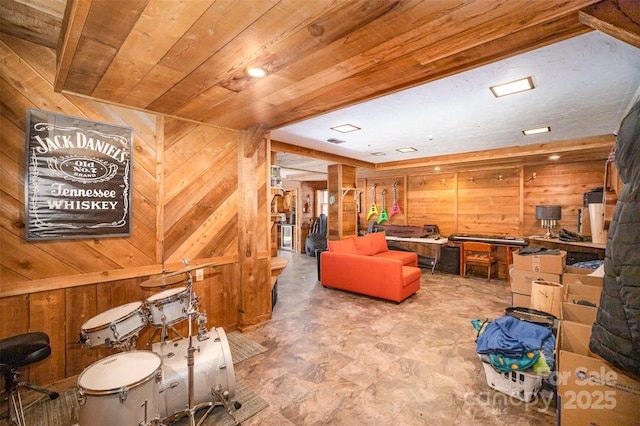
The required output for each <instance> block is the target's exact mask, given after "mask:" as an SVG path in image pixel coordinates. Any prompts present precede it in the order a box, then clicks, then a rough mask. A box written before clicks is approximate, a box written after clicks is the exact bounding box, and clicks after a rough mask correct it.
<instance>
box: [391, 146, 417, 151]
mask: <svg viewBox="0 0 640 426" xmlns="http://www.w3.org/2000/svg"><path fill="white" fill-rule="evenodd" d="M396 151H398V152H415V151H417V149H415V148H413V147H407V148H398V149H396Z"/></svg>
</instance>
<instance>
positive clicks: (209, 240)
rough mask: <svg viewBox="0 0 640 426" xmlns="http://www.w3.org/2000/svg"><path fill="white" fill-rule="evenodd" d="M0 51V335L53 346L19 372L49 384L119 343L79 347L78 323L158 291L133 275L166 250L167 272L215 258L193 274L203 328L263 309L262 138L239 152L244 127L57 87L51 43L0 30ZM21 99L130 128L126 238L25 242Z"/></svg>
mask: <svg viewBox="0 0 640 426" xmlns="http://www.w3.org/2000/svg"><path fill="white" fill-rule="evenodd" d="M0 54H1V55H2V56H1V60H2V61H3V64H2V67H1V68H0V85H1V86H0V89H1V93H0V112H1V114H0V125H1V127H2V132H1V133H0V143H1V146H0V178H1V181H0V205H1V207H0V219H1V222H0V224H1V226H0V238H1V245H0V275H1V278H0V338H5V337H8V336H11V335H15V334H20V333H24V332H28V331H44V332H46V333H47V334H48V335H49V337H50V339H51V346H52V350H53V351H52V355H51V356H50V357H49V358H47V359H46V360H44V361H42V362H40V363H37V364H36V365H33V366H31V367H29V368H27V371H26V372H25V375H24V376H23V377H24V379H25V380H28V381H33V382H34V383H38V384H41V385H46V384H51V383H54V382H57V381H60V380H62V379H65V378H68V377H72V376H74V375H76V374H78V373H80V372H81V371H82V370H83V369H84V368H86V367H87V366H88V365H90V364H91V363H92V362H94V361H96V360H97V359H99V358H102V357H104V356H105V355H108V354H110V353H113V352H114V351H116V350H115V349H93V350H88V349H85V348H83V347H81V345H80V344H79V343H77V341H78V337H79V333H80V332H81V327H82V325H83V324H84V323H85V322H86V321H87V320H88V319H90V318H93V317H94V316H95V315H97V314H99V313H103V312H105V311H107V310H109V309H111V308H113V307H118V306H121V305H123V304H125V303H130V302H140V304H141V305H142V304H144V302H145V301H146V300H147V299H148V298H149V297H150V296H151V295H152V294H154V293H157V292H158V291H160V290H161V289H159V288H154V289H143V288H142V287H141V286H140V283H142V282H143V281H146V280H147V279H149V277H151V276H153V275H154V274H159V273H161V272H162V268H163V264H162V261H163V259H164V261H165V263H164V267H165V269H167V270H177V269H180V268H182V267H183V266H184V265H183V264H182V263H181V261H182V259H185V258H189V259H190V263H191V264H192V265H193V264H205V263H206V264H208V263H211V262H215V266H207V267H205V268H204V279H203V280H202V281H198V282H195V283H194V290H195V293H196V295H197V296H198V297H199V298H200V302H199V306H200V311H201V312H203V313H204V312H206V314H207V318H208V326H209V327H212V326H221V327H224V328H225V329H226V330H227V332H229V331H231V330H234V329H237V328H243V323H242V321H246V323H247V324H249V325H252V326H253V325H255V324H257V323H258V322H259V321H264V320H266V319H268V318H270V315H271V294H270V291H269V289H270V286H269V282H270V278H269V274H270V268H269V257H270V251H269V239H268V228H267V227H266V226H262V225H264V224H266V223H267V220H268V219H267V218H268V211H267V209H268V207H267V204H266V199H267V191H268V188H267V186H266V182H267V176H268V172H267V169H268V167H269V161H268V160H269V159H268V156H267V155H266V153H267V152H268V149H269V146H268V144H266V143H264V142H263V143H255V141H254V142H252V143H253V146H252V147H251V148H252V149H250V150H248V151H250V152H248V153H247V152H244V151H242V150H243V149H244V146H245V144H246V143H248V142H246V141H245V140H244V139H243V138H242V137H241V135H242V132H238V131H234V130H230V129H220V128H215V127H210V126H203V125H198V124H194V123H190V122H185V121H182V120H177V119H173V118H163V117H159V116H155V115H153V114H148V113H145V112H141V111H135V110H132V109H128V108H123V107H119V106H114V105H108V104H104V103H101V102H96V101H93V100H90V99H87V98H82V97H78V96H73V95H70V94H64V95H63V94H61V93H56V92H54V91H53V82H54V76H55V67H56V57H55V52H54V51H53V50H51V49H48V48H45V47H42V46H39V45H35V44H31V43H29V42H25V41H21V40H18V39H14V38H12V37H10V36H6V35H2V39H1V41H0ZM27 108H36V109H43V110H47V111H52V112H57V113H62V114H67V115H71V116H78V117H86V118H89V119H92V120H96V121H102V122H109V123H114V124H119V125H125V126H129V127H131V128H132V129H133V130H134V144H133V146H134V155H133V195H132V196H133V201H132V205H133V208H132V211H133V227H132V228H133V232H132V236H131V237H129V238H109V239H82V240H74V241H44V242H26V241H25V240H24V233H23V227H24V220H25V218H24V146H25V128H26V123H25V121H26V110H27ZM244 156H247V157H246V161H248V162H249V163H250V164H251V168H252V170H253V172H252V173H253V176H254V177H253V178H252V179H251V181H250V183H244V184H243V191H244V192H245V193H253V195H251V197H252V201H251V206H252V210H253V211H254V212H255V216H252V218H251V219H250V220H245V225H244V226H245V227H250V228H252V229H254V230H255V235H253V236H252V247H254V248H255V250H254V251H253V252H249V251H247V252H246V253H244V254H243V261H242V262H241V261H240V255H239V245H240V241H239V237H238V229H239V212H240V211H239V207H238V206H239V189H238V181H239V158H240V157H244ZM263 216H264V218H265V219H264V220H261V219H260V218H261V217H263ZM251 221H254V222H253V223H251ZM255 221H259V223H255ZM248 258H249V260H250V261H248V260H247V259H248ZM254 258H256V259H254ZM248 267H254V269H252V270H247V268H248ZM247 276H249V277H251V285H249V286H244V287H243V288H242V289H241V277H247ZM194 279H195V278H194ZM184 285H186V283H185V284H184ZM265 289H266V290H265ZM241 293H242V294H241ZM241 296H242V297H241ZM241 299H242V300H241ZM241 310H242V311H243V312H244V314H243V315H244V316H243V318H241V317H240V311H241ZM186 327H187V324H186V321H185V322H183V323H180V324H178V325H177V328H178V330H179V331H181V332H182V333H183V335H185V334H186ZM152 332H153V329H152V328H151V327H147V328H146V329H145V330H143V331H142V334H141V335H140V337H139V339H138V345H137V346H138V347H139V348H141V347H143V346H144V344H146V343H147V341H148V339H149V336H150V334H151V333H152Z"/></svg>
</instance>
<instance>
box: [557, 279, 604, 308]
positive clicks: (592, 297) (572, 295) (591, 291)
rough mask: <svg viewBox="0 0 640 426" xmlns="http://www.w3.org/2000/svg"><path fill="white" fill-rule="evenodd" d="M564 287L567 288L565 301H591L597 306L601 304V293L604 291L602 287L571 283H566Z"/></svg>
mask: <svg viewBox="0 0 640 426" xmlns="http://www.w3.org/2000/svg"><path fill="white" fill-rule="evenodd" d="M564 288H565V296H564V301H565V302H569V303H578V302H589V303H592V304H594V305H595V306H599V305H600V293H601V292H602V288H600V287H596V286H592V285H584V284H576V283H570V284H567V285H565V286H564Z"/></svg>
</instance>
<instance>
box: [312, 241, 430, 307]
mask: <svg viewBox="0 0 640 426" xmlns="http://www.w3.org/2000/svg"><path fill="white" fill-rule="evenodd" d="M328 249H329V250H328V251H324V252H322V253H321V254H320V282H321V284H322V285H323V286H324V287H331V288H337V289H340V290H347V291H351V292H354V293H360V294H365V295H367V296H373V297H378V298H381V299H386V300H391V301H394V302H398V303H399V302H402V301H403V300H404V299H406V298H407V297H409V296H411V295H412V294H413V293H415V292H416V291H418V290H419V289H420V275H421V271H420V268H418V255H417V254H416V253H413V252H407V251H399V250H389V247H388V246H387V240H386V238H385V235H384V233H382V232H375V233H372V234H367V235H365V236H363V237H352V238H348V239H346V240H340V241H328Z"/></svg>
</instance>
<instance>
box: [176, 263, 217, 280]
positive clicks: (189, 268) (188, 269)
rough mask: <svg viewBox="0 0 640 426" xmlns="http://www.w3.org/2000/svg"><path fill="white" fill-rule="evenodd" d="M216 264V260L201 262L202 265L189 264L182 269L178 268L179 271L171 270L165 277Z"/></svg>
mask: <svg viewBox="0 0 640 426" xmlns="http://www.w3.org/2000/svg"><path fill="white" fill-rule="evenodd" d="M215 264H216V263H215V262H209V263H201V264H200V265H187V266H186V267H184V268H182V269H178V270H177V271H173V272H169V273H168V274H165V277H172V276H174V275H180V274H186V273H187V272H189V271H193V270H195V269H201V268H206V267H207V266H214V265H215Z"/></svg>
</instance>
